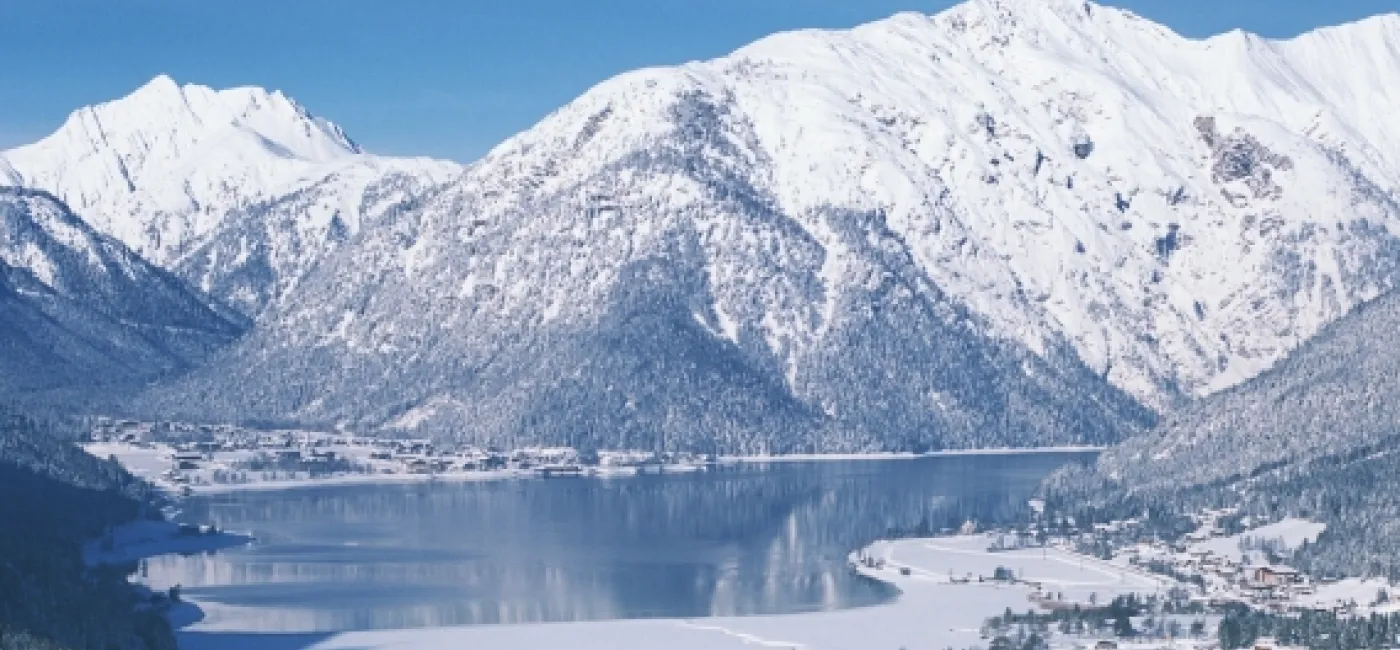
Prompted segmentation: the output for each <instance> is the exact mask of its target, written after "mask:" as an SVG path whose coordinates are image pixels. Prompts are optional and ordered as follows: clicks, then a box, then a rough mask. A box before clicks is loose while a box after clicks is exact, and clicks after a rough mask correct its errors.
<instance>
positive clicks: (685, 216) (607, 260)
mask: <svg viewBox="0 0 1400 650" xmlns="http://www.w3.org/2000/svg"><path fill="white" fill-rule="evenodd" d="M1397 81H1400V16H1395V15H1389V16H1382V17H1377V18H1373V19H1369V20H1366V21H1362V22H1359V23H1355V24H1351V25H1346V26H1342V27H1335V28H1325V29H1321V30H1317V31H1315V32H1311V33H1308V34H1304V35H1302V36H1300V37H1298V38H1295V39H1291V40H1288V41H1269V40H1265V39H1261V38H1259V37H1256V36H1253V35H1249V34H1245V33H1242V32H1232V33H1229V34H1224V35H1221V36H1217V37H1214V38H1211V39H1206V40H1199V41H1198V40H1191V39H1186V38H1183V37H1180V36H1178V35H1176V34H1174V33H1172V32H1170V31H1169V30H1167V29H1165V28H1163V27H1161V26H1159V25H1156V24H1153V23H1151V22H1150V21H1147V20H1145V19H1142V18H1140V17H1138V16H1135V15H1133V14H1131V13H1129V12H1126V11H1123V10H1120V9H1115V8H1111V7H1104V6H1099V5H1095V4H1092V3H1086V2H1080V1H1070V0H972V1H971V2H968V3H966V4H963V5H959V6H957V7H954V8H952V9H950V10H948V11H945V12H943V13H940V14H938V15H934V16H923V15H916V14H901V15H898V16H895V17H893V18H891V19H888V20H885V21H880V22H876V23H871V24H868V25H864V26H861V27H858V28H856V29H853V30H846V31H815V30H812V31H802V32H793V33H785V34H779V35H776V36H773V37H770V38H766V39H763V40H761V41H759V42H757V43H754V44H752V45H750V46H747V47H745V48H742V49H740V50H739V51H737V52H735V53H734V54H732V55H730V56H727V57H723V58H720V59H716V60H713V61H706V62H696V63H690V64H686V65H684V66H679V67H674V68H655V69H647V70H641V71H637V72H633V73H629V74H625V75H622V76H619V77H617V78H615V79H612V80H609V81H607V82H604V83H602V84H600V85H599V86H597V87H596V88H594V89H592V90H591V91H589V92H588V93H586V94H585V95H583V96H582V97H580V98H579V99H577V100H575V101H574V102H571V103H570V104H569V105H567V106H565V107H563V108H561V109H560V110H558V111H557V112H555V113H554V114H552V115H550V116H548V117H547V118H546V119H544V120H543V121H542V122H541V123H540V124H538V125H537V126H535V127H534V128H532V129H530V130H528V131H526V132H524V133H521V134H519V135H517V136H515V137H513V138H511V139H510V140H507V141H506V142H504V143H502V144H501V145H500V146H498V147H497V148H496V149H494V150H493V151H492V152H490V153H489V154H488V155H487V156H486V157H485V158H483V159H482V160H480V161H478V162H476V163H473V164H472V165H470V166H466V167H460V166H458V165H455V164H453V163H446V162H439V161H431V160H419V159H415V160H402V159H386V158H379V157H374V156H371V155H369V154H366V153H364V152H362V151H361V150H360V149H359V147H358V146H357V145H355V144H354V143H353V141H352V140H350V139H349V138H348V137H347V136H346V135H345V134H344V133H343V132H342V131H341V130H340V129H339V128H338V127H335V126H334V125H333V124H331V123H329V122H326V121H324V120H322V119H320V118H316V117H313V116H311V115H310V114H309V113H308V112H307V111H306V110H305V109H302V108H301V107H300V106H298V105H297V104H295V103H294V102H292V101H291V100H289V99H287V98H285V97H284V96H282V95H281V94H279V93H268V92H266V91H262V90H260V89H246V88H245V89H235V90H227V91H212V90H209V89H207V88H202V87H198V86H184V87H180V86H178V85H176V84H175V83H174V82H172V81H171V80H169V79H167V78H163V77H162V78H157V79H156V80H154V81H152V82H151V83H150V84H148V85H147V86H146V87H144V88H142V89H141V90H138V91H137V92H136V93H134V94H133V95H131V96H129V97H127V98H124V99H121V100H118V101H116V102H112V103H109V104H104V105H101V106H96V107H92V108H87V109H81V110H79V111H78V112H76V113H74V116H73V117H72V118H70V119H69V121H68V122H67V123H66V124H65V125H64V127H63V128H62V129H60V131H59V132H58V133H57V134H55V135H54V136H51V137H49V138H46V139H45V140H43V141H41V142H40V143H37V144H35V145H30V146H28V147H21V148H19V149H15V150H12V151H9V152H5V153H4V154H3V155H2V156H0V178H5V177H8V178H10V179H11V182H12V183H14V184H18V185H25V186H31V187H37V188H42V189H45V190H48V191H50V192H52V193H53V194H54V195H55V196H57V197H58V198H60V199H63V200H64V201H67V202H68V203H69V204H70V205H71V206H73V208H74V210H76V211H77V212H78V213H79V214H80V215H82V216H83V217H84V218H86V219H87V220H89V221H90V222H91V223H92V224H93V225H94V227H95V228H96V229H97V230H99V231H102V232H104V233H107V234H108V235H110V236H111V237H114V238H116V239H118V240H120V241H122V242H125V243H126V244H127V245H129V246H130V247H131V248H132V249H134V250H136V251H138V252H140V253H141V254H143V255H145V256H147V257H148V258H149V259H150V260H152V261H153V262H155V263H157V264H160V265H161V266H163V267H164V268H166V269H167V270H169V271H170V272H172V273H174V274H176V275H178V276H179V277H180V278H182V279H183V280H184V281H185V282H186V283H188V284H189V285H190V286H192V287H194V288H196V289H198V290H199V291H202V292H204V293H206V294H207V295H208V301H209V302H210V303H213V304H216V305H222V306H225V307H223V308H224V309H228V310H232V311H233V312H235V316H238V317H243V318H246V319H248V320H249V321H250V322H252V323H254V324H253V326H252V328H251V330H250V331H249V333H248V334H247V335H245V336H243V337H241V338H240V339H239V340H238V341H237V343H235V344H234V345H232V346H231V347H230V348H229V349H227V350H226V351H225V352H224V353H222V354H220V355H219V356H218V358H217V359H216V360H214V361H212V362H211V363H208V364H204V365H201V366H199V367H198V368H195V369H194V370H192V371H191V372H188V373H184V374H182V375H181V376H180V377H179V378H176V379H174V380H167V381H162V382H161V383H159V384H158V385H157V386H155V387H154V388H153V389H152V390H150V391H148V392H147V393H146V394H145V395H144V396H143V398H142V399H141V400H139V401H138V403H136V404H135V408H138V409H142V410H145V411H146V412H150V413H161V414H166V415H169V416H174V417H182V418H190V419H257V420H287V421H299V422H306V423H317V424H343V425H347V426H353V427H357V428H364V429H391V430H399V431H414V432H419V433H425V434H436V435H455V436H462V437H467V438H470V439H474V440H478V441H484V442H524V441H530V442H568V443H573V444H599V445H606V446H663V447H677V448H679V447H685V448H695V449H716V450H726V451H743V452H759V451H797V450H815V449H820V450H872V449H924V448H937V447H949V446H952V447H981V446H1030V445H1045V444H1070V443H1076V444H1078V443H1108V442H1113V441H1117V440H1119V439H1121V438H1122V437H1124V436H1126V435H1131V434H1134V433H1137V432H1140V431H1143V430H1145V429H1146V428H1147V427H1149V426H1151V424H1152V423H1153V420H1154V417H1155V415H1154V412H1156V413H1168V414H1170V413H1174V412H1175V411H1176V409H1177V408H1179V407H1180V406H1181V405H1183V404H1186V403H1187V402H1189V401H1190V400H1192V399H1195V398H1199V397H1203V396H1207V395H1211V394H1215V393H1218V392H1220V391H1222V390H1225V389H1229V388H1231V387H1233V386H1237V385H1239V384H1240V383H1242V382H1245V381H1246V380H1248V379H1250V378H1252V377H1254V376H1255V375H1258V374H1259V373H1260V372H1262V371H1264V370H1266V369H1268V368H1269V367H1271V366H1273V365H1274V364H1275V363H1276V362H1278V361H1279V360H1280V359H1282V358H1284V357H1285V355H1286V354H1288V352H1289V351H1291V350H1293V349H1294V348H1296V347H1297V346H1299V345H1301V344H1302V343H1304V342H1305V341H1308V340H1309V339H1310V338H1311V337H1313V336H1314V335H1315V334H1316V333H1317V332H1319V331H1320V330H1321V329H1322V328H1324V327H1325V326H1326V325H1327V324H1328V323H1331V322H1333V321H1336V320H1337V319H1339V318H1341V317H1342V316H1343V315H1345V314H1347V313H1348V312H1350V311H1351V310H1353V308H1355V307H1356V306H1357V305H1361V304H1363V303H1365V302H1367V301H1369V300H1371V299H1373V298H1376V297H1377V296H1380V295H1382V294H1384V293H1385V292H1387V291H1389V290H1390V289H1391V288H1393V287H1394V286H1395V285H1396V281H1397V277H1400V245H1397V240H1396V234H1395V233H1396V231H1397V227H1398V226H1400V123H1394V121H1393V120H1385V119H1377V116H1383V115H1387V114H1390V113H1393V112H1394V109H1395V108H1396V107H1397V106H1400V84H1397V83H1396V82H1397ZM231 318H232V317H231ZM1231 394H1233V393H1231ZM1188 412H1189V411H1188ZM1168 417H1171V416H1168Z"/></svg>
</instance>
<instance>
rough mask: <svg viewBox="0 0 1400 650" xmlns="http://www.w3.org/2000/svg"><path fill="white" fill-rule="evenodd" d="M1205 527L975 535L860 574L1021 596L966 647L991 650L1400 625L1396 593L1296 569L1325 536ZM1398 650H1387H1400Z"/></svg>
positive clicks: (893, 553) (1239, 520) (904, 544)
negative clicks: (1177, 531) (1294, 562)
mask: <svg viewBox="0 0 1400 650" xmlns="http://www.w3.org/2000/svg"><path fill="white" fill-rule="evenodd" d="M1035 505H1036V504H1035V502H1033V503H1032V506H1033V507H1035ZM1193 519H1194V522H1195V524H1196V525H1197V528H1196V530H1194V531H1192V532H1190V533H1189V534H1187V535H1185V536H1184V537H1183V538H1182V539H1181V540H1179V541H1172V542H1168V541H1162V540H1160V539H1156V538H1155V536H1154V535H1152V534H1150V533H1148V532H1147V531H1146V530H1145V529H1144V526H1143V523H1142V522H1141V521H1139V520H1136V519H1127V520H1122V521H1115V522H1111V523H1101V524H1096V525H1094V526H1091V527H1086V528H1077V527H1075V526H1074V525H1073V522H1068V525H1061V526H1056V529H1055V531H1054V533H1051V532H1050V531H1049V530H1047V528H1045V527H1044V526H1042V525H1041V524H1040V523H1034V524H1029V525H1026V526H1024V527H1021V528H1017V529H990V530H988V531H980V530H979V529H978V526H977V524H976V523H975V522H971V521H969V522H967V523H965V524H964V525H963V526H962V527H961V529H958V530H947V531H943V535H942V536H939V537H932V538H925V539H907V540H897V541H887V542H877V543H876V544H873V545H872V546H870V547H867V548H866V549H862V550H861V551H858V552H857V553H855V554H853V555H852V557H851V559H850V562H851V564H852V566H853V567H854V568H855V569H856V570H857V571H859V572H861V573H863V574H866V575H869V576H871V577H874V578H877V579H881V580H885V581H888V582H892V583H895V584H908V583H909V582H910V581H911V580H912V581H922V582H924V583H933V584H936V585H941V586H944V587H945V588H959V587H961V588H973V589H977V588H981V589H982V590H985V589H987V588H993V589H1018V590H1020V592H1021V593H1022V594H1023V597H1024V599H1025V600H1024V601H1021V602H1020V603H1019V604H1017V605H1013V604H1010V603H1009V602H1008V603H1007V604H1006V609H1005V611H1004V612H1001V613H999V614H998V615H994V616H988V617H986V618H985V620H984V622H983V624H982V626H981V627H980V628H979V629H978V642H974V643H970V644H966V643H965V644H964V646H963V647H968V648H978V649H980V648H986V649H987V650H1027V649H1030V650H1117V649H1120V648H1121V649H1123V650H1128V649H1133V650H1153V649H1158V648H1192V649H1195V650H1216V649H1219V648H1222V647H1223V648H1238V647H1241V646H1243V647H1248V648H1251V649H1252V650H1289V649H1290V648H1303V647H1318V643H1319V641H1318V640H1319V639H1321V640H1323V641H1326V640H1327V638H1328V635H1329V634H1332V635H1334V636H1341V635H1342V634H1348V633H1349V632H1348V631H1347V630H1348V628H1349V627H1357V626H1359V627H1360V628H1362V629H1370V630H1372V634H1375V632H1374V630H1375V629H1376V628H1377V625H1378V624H1377V621H1378V620H1382V621H1389V620H1392V619H1395V617H1397V616H1400V602H1396V601H1395V600H1393V599H1392V594H1393V589H1394V586H1393V585H1391V584H1390V583H1389V582H1388V581H1387V580H1384V579H1361V578H1346V579H1341V578H1333V577H1316V576H1310V575H1308V574H1307V573H1305V572H1303V571H1300V570H1298V569H1296V568H1294V567H1292V566H1289V565H1288V563H1287V560H1288V558H1289V557H1290V555H1291V554H1292V553H1293V552H1295V551H1296V550H1297V549H1298V548H1299V547H1300V546H1301V545H1303V544H1309V543H1315V542H1316V541H1317V539H1318V537H1319V536H1320V535H1322V534H1323V532H1324V531H1325V529H1326V526H1325V525H1324V524H1321V523H1317V522H1312V521H1307V520H1303V519H1296V518H1288V519H1282V520H1279V521H1259V520H1251V519H1250V518H1248V517H1241V516H1240V515H1239V513H1238V511H1237V510H1235V509H1231V508H1227V509H1220V510H1207V511H1203V512H1200V513H1198V514H1196V515H1195V516H1194V517H1193ZM902 588H903V587H902ZM968 593H969V594H970V593H971V592H968ZM1367 626H1369V628H1368V627H1367ZM1380 627H1381V629H1385V625H1384V624H1381V625H1380ZM1274 630H1284V631H1286V632H1287V634H1288V635H1289V638H1286V639H1285V638H1279V637H1276V636H1273V635H1272V634H1270V632H1272V631H1274ZM1382 634H1383V635H1384V634H1388V633H1382ZM1389 640H1390V643H1389V644H1387V645H1384V646H1382V647H1395V643H1396V639H1389ZM1324 645H1325V644H1324ZM1327 647H1331V646H1327Z"/></svg>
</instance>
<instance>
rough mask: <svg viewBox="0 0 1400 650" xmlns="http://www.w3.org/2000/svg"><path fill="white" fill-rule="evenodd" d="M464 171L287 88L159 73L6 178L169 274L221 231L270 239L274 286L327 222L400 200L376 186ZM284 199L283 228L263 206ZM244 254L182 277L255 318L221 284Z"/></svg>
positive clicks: (95, 110) (17, 151)
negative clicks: (376, 139)
mask: <svg viewBox="0 0 1400 650" xmlns="http://www.w3.org/2000/svg"><path fill="white" fill-rule="evenodd" d="M460 170H461V167H460V166H459V165H457V164H455V163H450V162H445V161H437V160H430V159H426V158H384V157H378V156H373V155H370V154H367V153H365V152H364V151H362V150H361V149H360V147H359V146H358V145H356V144H355V143H354V142H353V141H352V140H350V139H349V137H348V136H346V134H345V133H344V132H343V131H342V130H341V129H340V127H338V126H336V125H335V124H333V123H331V122H329V121H327V120H324V119H322V118H319V117H316V116H314V115H312V114H311V113H310V112H309V111H307V110H306V109H305V108H303V107H302V106H301V105H299V104H297V103H296V102H295V101H293V100H292V99H290V98H289V97H287V96H286V95H284V94H282V93H281V92H280V91H268V90H265V89H262V88H256V87H241V88H229V89H224V90H215V89H212V88H208V87H205V86H200V85H196V84H186V85H183V86H182V85H179V84H177V83H175V81H174V80H172V79H171V78H170V77H168V76H165V75H161V76H158V77H156V78H155V79H153V80H151V81H150V82H149V83H147V84H146V85H144V86H142V87H141V88H139V89H137V90H136V91H134V92H132V93H131V94H130V95H127V96H126V97H123V98H120V99H117V100H113V101H109V102H105V103H102V104H98V105H95V106H89V107H84V108H80V109H78V110H76V111H74V112H73V113H72V115H71V116H69V118H68V120H67V121H66V122H64V124H63V125H62V126H61V127H60V128H59V129H58V130H57V131H56V132H54V133H53V134H51V135H49V136H48V137H46V138H44V139H42V140H40V141H38V142H36V143H33V144H30V145H25V146H21V147H17V148H14V149H11V150H9V151H4V152H0V181H4V182H3V183H0V184H17V185H23V186H27V187H32V188H39V189H44V190H48V191H50V192H53V193H54V194H55V195H57V196H58V197H59V198H60V199H62V200H63V201H64V202H66V203H67V204H68V205H69V207H71V208H72V209H73V210H74V211H75V212H77V213H78V214H79V215H81V216H82V217H83V218H84V219H85V220H86V221H87V222H88V223H90V224H91V225H92V226H93V227H94V228H96V229H97V230H99V231H101V232H103V233H105V234H107V235H110V236H112V237H113V238H115V239H117V240H118V241H120V242H122V243H123V244H125V245H126V246H128V247H130V248H131V249H132V250H134V251H136V252H137V253H139V254H140V255H142V256H143V257H144V258H145V259H147V260H149V261H151V262H153V263H155V264H158V265H160V266H163V267H165V268H167V269H168V270H172V271H178V270H181V269H179V267H180V266H182V265H184V266H189V265H191V261H190V260H189V259H188V258H189V257H190V256H191V255H196V254H197V253H198V252H199V250H200V249H201V248H207V247H210V246H212V245H214V244H215V243H216V242H218V241H219V240H220V239H221V238H224V239H232V240H234V241H231V242H227V243H225V244H223V247H224V248H225V249H228V248H233V247H236V246H238V245H239V244H242V245H244V246H245V247H246V246H247V245H248V244H249V243H250V242H251V241H252V238H253V236H254V235H252V234H251V233H257V232H262V233H265V234H263V235H261V236H260V237H261V239H262V240H263V241H262V242H259V244H265V245H266V248H265V249H263V250H260V251H258V252H266V253H268V256H269V257H270V258H271V259H270V260H269V261H270V262H271V265H272V269H271V270H272V271H274V272H275V273H276V277H275V278H274V280H273V283H274V284H276V285H277V286H276V290H275V291H273V292H274V293H281V292H283V291H285V290H286V289H287V288H289V286H288V285H290V284H291V283H292V282H291V280H292V278H284V277H283V276H297V275H299V274H300V273H301V272H303V271H304V270H305V269H306V268H309V267H310V266H312V265H314V262H315V260H316V259H317V258H319V255H320V254H321V253H322V252H323V248H322V246H321V244H323V243H324V242H325V241H326V240H327V239H328V238H329V237H328V233H329V231H330V224H331V221H332V218H336V217H338V218H339V219H340V221H341V223H342V224H343V225H344V226H345V227H346V228H348V229H349V232H350V234H353V233H354V232H357V231H358V229H359V227H360V224H361V222H362V221H363V220H366V219H370V218H373V217H374V216H376V215H377V214H378V213H380V212H381V211H382V210H383V209H384V208H386V207H387V206H386V205H384V203H383V200H384V199H397V198H399V197H397V196H395V194H394V193H392V192H390V191H386V189H385V188H381V187H380V185H382V184H384V183H385V181H386V180H395V179H407V180H404V181H397V180H395V182H397V183H399V184H406V186H411V187H412V189H415V190H417V189H423V188H421V187H417V185H418V184H419V183H421V184H422V185H432V184H436V183H441V182H444V181H446V180H448V179H449V178H451V177H452V176H454V175H456V174H457V173H458V172H460ZM288 201H290V202H292V203H295V208H294V209H292V210H289V213H288V214H287V218H286V219H285V222H284V220H281V219H271V218H267V217H265V216H263V215H260V214H259V211H261V210H265V209H273V210H275V209H277V206H279V205H283V204H285V203H286V202H288ZM269 206H270V207H269ZM259 248H262V246H259ZM224 252H228V251H227V250H225V251H224ZM248 252H249V251H248V250H247V249H246V248H245V250H244V251H243V257H242V258H240V257H239V256H237V255H233V254H229V255H228V256H227V260H228V261H231V262H232V263H231V264H230V263H228V262H227V261H226V262H225V267H226V268H221V269H217V270H206V272H205V273H203V274H196V273H195V272H194V271H190V274H191V275H202V276H203V277H191V278H188V279H190V280H192V282H193V283H194V284H196V285H198V286H201V287H202V288H204V289H206V290H211V289H212V290H214V291H215V292H216V293H222V291H224V290H226V291H228V292H229V294H228V295H220V296H219V297H221V298H226V299H229V298H239V297H242V298H243V300H242V301H240V300H234V301H233V302H234V303H235V305H236V306H238V307H241V308H244V309H245V311H248V312H255V311H257V309H254V308H249V307H250V306H249V305H247V304H240V303H246V302H248V299H247V297H246V296H240V295H239V294H238V293H237V290H238V289H242V287H236V288H224V287H218V286H217V284H218V281H219V280H221V279H223V278H222V276H224V275H231V274H233V273H234V272H235V271H237V270H239V269H241V268H242V266H243V265H242V263H246V262H248V261H249V260H248V259H246V258H247V254H248ZM220 271H221V272H222V273H220ZM264 272H265V271H264ZM259 302H261V301H259ZM261 306H262V305H261V304H257V305H254V307H257V308H260V307H261Z"/></svg>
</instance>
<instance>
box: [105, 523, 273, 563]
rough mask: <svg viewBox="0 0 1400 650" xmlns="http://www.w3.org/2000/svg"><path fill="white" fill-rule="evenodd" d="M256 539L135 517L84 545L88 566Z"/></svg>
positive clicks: (244, 542)
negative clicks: (184, 527) (139, 519)
mask: <svg viewBox="0 0 1400 650" xmlns="http://www.w3.org/2000/svg"><path fill="white" fill-rule="evenodd" d="M252 541H253V538H252V537H251V536H249V535H243V534H238V533H229V532H223V531H213V530H198V529H194V530H191V529H188V528H186V529H182V528H181V526H180V525H178V524H175V523H173V522H169V521H133V522H129V523H126V524H123V525H121V526H117V527H115V528H113V529H112V530H110V531H108V532H107V533H106V534H104V535H103V536H102V537H101V538H99V539H95V540H92V541H90V542H88V543H87V544H86V545H85V546H84V547H83V562H85V563H86V564H87V565H88V566H100V565H106V564H130V563H133V562H137V561H139V560H142V559H145V558H148V557H155V556H157V555H166V554H170V553H179V554H190V553H206V552H212V551H217V550H220V549H225V548H231V547H234V546H242V545H245V544H248V543H250V542H252Z"/></svg>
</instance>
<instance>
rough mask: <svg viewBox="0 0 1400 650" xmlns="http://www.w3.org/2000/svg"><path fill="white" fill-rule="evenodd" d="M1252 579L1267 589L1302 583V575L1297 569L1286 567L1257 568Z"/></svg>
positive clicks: (1251, 575) (1252, 574)
mask: <svg viewBox="0 0 1400 650" xmlns="http://www.w3.org/2000/svg"><path fill="white" fill-rule="evenodd" d="M1250 577H1251V578H1252V579H1253V580H1254V583H1255V584H1257V585H1262V586H1265V587H1282V586H1284V585H1292V584H1297V583H1299V582H1301V581H1302V574H1301V573H1299V572H1298V570H1297V569H1294V568H1291V567H1286V566H1261V567H1255V568H1254V571H1253V572H1252V573H1251V574H1250Z"/></svg>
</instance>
